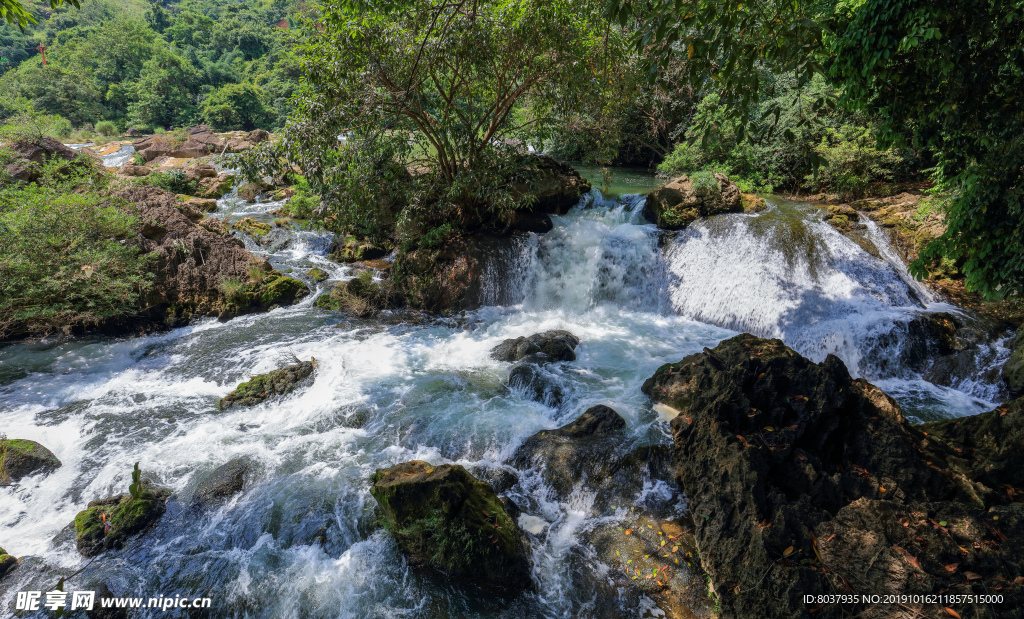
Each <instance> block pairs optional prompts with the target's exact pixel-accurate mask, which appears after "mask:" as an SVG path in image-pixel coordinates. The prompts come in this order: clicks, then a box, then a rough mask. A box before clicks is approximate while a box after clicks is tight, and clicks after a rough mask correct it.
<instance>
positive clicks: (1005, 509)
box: [643, 334, 1024, 617]
mask: <svg viewBox="0 0 1024 619" xmlns="http://www.w3.org/2000/svg"><path fill="white" fill-rule="evenodd" d="M643 391H644V393H646V394H648V395H649V396H650V397H651V399H652V400H654V401H655V402H660V403H664V404H667V405H669V406H672V407H673V408H675V409H677V410H679V411H680V413H679V415H678V416H677V417H676V418H675V419H674V420H673V421H672V424H671V425H672V430H673V439H674V449H673V458H674V462H675V467H676V478H677V480H678V481H679V483H680V485H681V486H682V488H683V490H684V491H685V492H686V494H687V496H688V497H689V501H690V508H691V513H692V517H693V520H694V522H695V541H696V544H697V548H698V550H699V555H700V560H701V563H702V565H703V567H704V569H705V570H707V572H708V574H709V575H710V576H711V579H712V581H713V583H714V587H715V591H716V593H717V595H718V599H719V600H720V603H721V616H723V617H747V616H759V617H795V616H804V614H805V613H807V612H809V611H810V610H814V611H815V613H816V614H815V616H816V617H839V616H848V615H850V614H854V615H858V614H860V613H864V614H862V615H860V616H890V615H887V614H886V613H888V612H890V611H891V606H882V605H879V606H877V607H870V606H868V605H866V604H860V605H845V606H838V605H830V606H812V607H808V605H806V604H805V603H804V602H803V597H802V596H803V595H804V594H807V593H811V594H816V593H818V592H822V591H845V592H848V593H858V594H869V593H870V594H878V595H885V594H907V593H938V592H940V591H954V590H955V591H962V592H964V593H971V592H974V591H981V590H986V591H987V590H991V589H992V588H993V587H996V586H1000V585H998V584H997V583H999V582H1001V581H1000V580H999V578H1004V579H1005V578H1008V577H1009V576H1010V574H1012V573H1018V572H1024V554H1021V552H1020V549H1021V548H1022V544H1024V519H1022V516H1024V509H1022V507H1024V506H1021V504H1020V503H1018V502H1014V501H1019V500H1020V498H1019V495H1018V490H1017V488H1020V487H1022V486H1024V469H1022V468H1021V466H1020V463H1021V460H1020V458H1021V457H1022V455H1021V454H1022V452H1024V443H1022V442H1021V435H1020V428H1021V427H1022V426H1024V407H1022V406H1021V405H1020V404H1015V405H1013V406H1007V407H1005V408H1004V409H1003V410H1002V412H1000V410H999V409H997V410H996V411H992V412H989V413H984V414H983V415H979V416H976V417H973V418H970V420H971V422H970V423H967V424H965V423H964V421H965V420H955V421H951V422H941V423H939V424H935V425H932V424H928V425H926V426H922V427H921V428H915V427H912V426H910V425H909V424H908V423H907V422H906V420H905V419H904V417H903V415H902V413H901V412H900V410H899V407H898V406H897V405H896V403H895V401H894V400H892V399H891V398H889V397H888V396H886V395H885V394H884V393H883V392H882V391H881V390H879V389H878V388H877V387H875V386H873V385H871V384H870V383H868V382H867V381H865V380H863V379H858V380H853V379H852V378H851V377H850V375H849V373H848V371H847V369H846V367H845V366H844V365H843V363H842V361H840V360H839V359H838V358H837V357H835V356H832V355H830V356H828V357H827V358H826V359H825V361H824V362H822V363H814V362H811V361H809V360H807V359H805V358H803V357H801V356H800V355H798V354H797V353H795V352H794V351H793V350H791V349H789V348H788V347H786V346H785V345H784V344H783V343H782V342H781V341H779V340H766V339H761V338H757V337H754V336H752V335H747V334H744V335H740V336H737V337H734V338H732V339H730V340H726V341H724V342H722V343H721V344H719V345H718V346H717V347H715V348H714V349H713V350H712V349H705V351H704V352H703V353H698V354H695V355H690V356H688V357H686V358H684V359H683V360H682V361H680V362H679V363H675V364H668V365H665V366H662V367H661V368H659V369H658V371H657V372H656V373H655V375H654V376H652V377H651V378H650V379H648V380H647V381H646V382H645V383H644V385H643ZM997 418H998V420H997ZM957 422H959V425H957ZM940 429H941V431H940ZM925 432H927V434H926V433H925ZM986 474H987V475H989V476H988V477H986V476H985V475H986ZM1004 482H1005V484H1006V485H1009V488H998V489H997V488H993V487H992V486H991V485H990V484H999V483H1004ZM1014 497H1018V498H1016V499H1015V498H1014ZM996 518H998V522H997V521H996ZM960 547H963V548H964V549H966V551H961V550H960ZM823 568H824V569H823ZM968 573H970V574H976V575H977V577H976V578H975V577H974V576H968ZM1011 580H1012V579H1011ZM1003 582H1004V584H1005V581H1003ZM952 607H953V608H954V610H956V611H957V612H959V613H960V614H961V615H962V616H975V615H976V614H977V613H978V612H980V609H981V607H980V606H978V607H976V608H975V607H973V605H971V604H967V603H965V604H960V605H953V606H952ZM907 608H908V613H913V612H922V613H924V614H925V616H933V614H928V613H932V612H933V608H934V607H932V606H926V607H922V606H921V605H919V604H918V605H915V604H909V605H908V606H907ZM1020 608H1021V606H1020V602H1019V601H1015V602H1013V603H1012V604H1011V605H1007V606H1006V607H1003V608H1000V609H999V610H998V612H997V613H996V614H995V615H993V616H999V617H1011V616H1016V615H1015V613H1019V612H1020ZM939 610H941V609H939ZM985 612H991V607H986V609H985ZM844 613H845V614H844ZM907 616H910V615H909V614H908V615H907Z"/></svg>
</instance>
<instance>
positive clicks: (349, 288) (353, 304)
mask: <svg viewBox="0 0 1024 619" xmlns="http://www.w3.org/2000/svg"><path fill="white" fill-rule="evenodd" d="M369 275H370V273H369V271H363V273H362V274H360V276H359V277H356V278H354V279H350V280H348V281H347V282H345V283H343V284H340V285H337V286H334V287H333V288H331V290H330V291H328V292H326V293H324V294H322V295H320V296H319V297H317V298H316V301H314V303H313V304H314V305H315V306H316V307H318V308H320V309H324V310H332V311H345V312H348V313H350V314H354V315H356V316H358V317H360V318H369V317H371V316H374V315H376V314H377V313H378V312H380V311H381V310H385V309H396V308H399V307H401V306H402V305H403V299H402V296H401V295H399V294H398V293H396V292H395V291H394V289H393V288H392V286H391V284H390V283H387V284H385V285H381V284H378V283H377V282H374V281H373V279H372V278H371V277H369Z"/></svg>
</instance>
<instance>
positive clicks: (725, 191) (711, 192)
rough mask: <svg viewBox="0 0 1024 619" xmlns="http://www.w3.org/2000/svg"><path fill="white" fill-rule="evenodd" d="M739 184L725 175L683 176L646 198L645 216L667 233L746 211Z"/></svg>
mask: <svg viewBox="0 0 1024 619" xmlns="http://www.w3.org/2000/svg"><path fill="white" fill-rule="evenodd" d="M742 202H743V201H742V198H741V196H740V191H739V188H738V187H737V186H736V183H734V182H732V181H730V180H729V177H727V176H725V175H724V174H719V173H715V174H713V175H710V176H707V177H702V176H700V175H697V174H695V175H694V176H693V178H691V177H690V176H686V175H684V176H680V177H678V178H676V179H673V180H672V181H671V182H669V183H668V184H666V185H664V186H663V187H661V188H659V189H656V190H655V191H652V192H651V193H649V194H648V195H647V201H646V202H645V203H644V211H643V212H644V216H645V217H647V218H648V219H650V220H651V221H653V222H655V223H656V224H657V225H658V227H659V228H662V229H664V230H682V229H684V228H686V227H687V226H689V225H690V224H691V223H693V222H694V221H695V220H696V219H697V218H699V217H710V216H712V215H719V214H722V213H738V212H741V211H743V210H744V208H743V203H742Z"/></svg>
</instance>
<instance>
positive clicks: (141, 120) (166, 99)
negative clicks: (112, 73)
mask: <svg viewBox="0 0 1024 619" xmlns="http://www.w3.org/2000/svg"><path fill="white" fill-rule="evenodd" d="M198 87H199V71H198V70H196V68H195V67H194V66H192V63H190V62H189V61H188V60H187V59H185V58H183V57H182V56H180V55H178V54H176V53H174V52H173V51H171V50H167V49H162V48H157V49H156V50H155V52H154V54H153V57H152V58H150V59H149V60H147V61H146V63H145V64H144V65H143V66H142V72H141V73H140V74H139V79H138V81H137V82H136V83H135V84H133V85H132V86H131V95H130V97H131V103H129V104H128V120H129V124H131V125H134V126H141V127H171V126H183V125H187V124H189V123H190V122H192V121H193V120H194V119H195V117H196V116H197V115H198V110H197V108H196V98H195V95H196V92H197V89H198Z"/></svg>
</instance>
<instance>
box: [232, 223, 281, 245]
mask: <svg viewBox="0 0 1024 619" xmlns="http://www.w3.org/2000/svg"><path fill="white" fill-rule="evenodd" d="M231 227H232V228H233V229H235V230H238V231H239V232H244V233H245V234H248V235H249V236H251V237H252V238H254V239H256V240H257V241H259V240H260V239H261V238H262V237H263V236H264V235H266V234H267V233H268V232H270V231H271V230H272V229H273V226H271V225H270V224H267V223H263V222H262V221H256V220H255V219H253V218H252V217H243V218H242V219H239V220H236V221H235V222H233V223H232V224H231Z"/></svg>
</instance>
